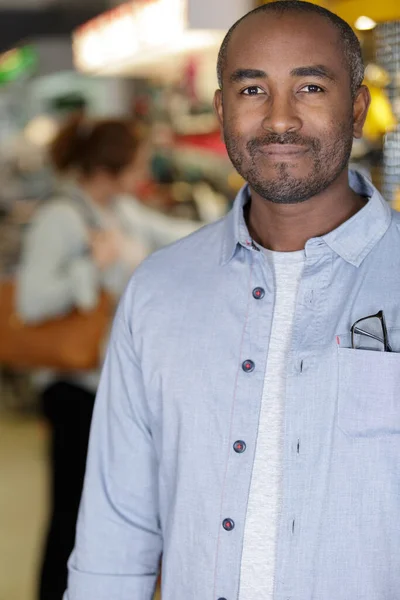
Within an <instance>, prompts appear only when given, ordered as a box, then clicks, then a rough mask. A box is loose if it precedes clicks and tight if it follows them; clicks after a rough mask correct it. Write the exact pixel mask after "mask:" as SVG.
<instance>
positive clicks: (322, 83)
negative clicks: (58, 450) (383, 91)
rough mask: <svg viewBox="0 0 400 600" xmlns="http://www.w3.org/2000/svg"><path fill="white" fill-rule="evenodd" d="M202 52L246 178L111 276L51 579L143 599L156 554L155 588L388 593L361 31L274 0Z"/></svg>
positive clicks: (389, 270) (383, 352)
mask: <svg viewBox="0 0 400 600" xmlns="http://www.w3.org/2000/svg"><path fill="white" fill-rule="evenodd" d="M218 69H219V76H220V87H221V89H220V90H219V91H217V93H216V97H215V106H216V110H217V113H218V116H219V119H220V122H221V127H222V130H223V134H224V138H225V141H226V145H227V148H228V151H229V154H230V157H231V159H232V162H233V164H234V165H235V167H236V168H237V170H238V171H239V173H241V175H242V176H243V177H244V178H245V179H246V180H247V181H248V186H246V187H245V188H244V189H243V190H242V191H241V193H240V194H239V196H238V198H237V200H236V203H235V206H234V208H233V211H232V212H231V213H230V214H229V215H228V216H227V217H226V218H224V219H222V221H220V222H218V223H215V224H213V225H210V226H207V227H206V228H204V229H202V230H201V231H200V232H197V233H195V234H193V235H192V236H190V237H189V238H186V239H184V240H181V241H179V242H178V243H176V244H175V245H173V246H171V247H169V248H167V249H165V250H162V251H161V252H159V253H157V254H155V255H153V256H152V257H150V259H148V260H147V262H145V264H144V265H143V266H142V267H141V268H139V269H138V271H137V272H136V274H135V276H134V278H133V280H132V282H131V284H130V286H129V288H128V290H127V292H126V294H125V297H124V300H123V302H122V304H121V306H120V308H119V311H118V315H117V317H116V321H115V325H114V330H113V336H112V342H111V345H110V348H109V352H108V358H107V361H106V365H105V368H104V373H103V377H102V383H101V386H100V390H99V394H98V398H97V406H96V409H95V417H94V426H93V431H92V438H91V448H90V456H89V462H88V469H87V475H86V485H85V492H84V496H83V501H82V507H81V514H80V520H79V524H78V534H77V543H76V549H75V553H74V555H73V556H72V558H71V561H70V581H69V591H68V594H67V597H68V600H150V599H151V598H152V594H153V591H154V586H155V581H156V577H157V572H158V565H159V561H160V556H161V554H162V578H163V591H162V597H163V600H237V598H239V600H256V599H259V598H260V599H261V598H262V600H266V599H274V600H288V599H290V600H311V599H312V600H350V599H357V600H361V599H363V600H364V599H365V600H394V598H397V597H398V596H399V589H400V550H399V549H400V532H399V528H398V526H397V523H398V522H399V520H400V463H399V455H400V397H399V391H398V387H399V385H398V384H399V381H400V354H397V353H396V352H400V330H399V326H400V305H399V302H398V297H399V293H400V279H399V276H398V273H399V272H400V235H399V226H400V219H399V217H398V216H397V215H396V214H394V213H392V211H391V210H390V208H389V207H388V205H387V204H386V203H385V201H384V200H383V199H382V198H381V196H380V195H379V193H378V192H377V190H375V189H374V187H373V186H372V184H371V183H370V182H368V181H367V180H366V179H363V178H362V177H361V176H358V175H357V174H354V173H353V174H350V179H349V173H348V167H347V165H348V161H349V156H350V150H351V146H352V138H353V137H359V136H361V134H362V127H363V123H364V120H365V117H366V114H367V110H368V105H369V100H370V97H369V93H368V90H367V89H366V88H365V87H363V85H362V81H363V65H362V60H361V52H360V47H359V44H358V41H357V38H356V37H355V35H354V34H353V32H352V30H351V29H350V27H348V25H346V24H345V23H344V22H343V21H342V20H340V19H339V18H337V17H336V16H334V15H333V14H331V13H329V12H328V11H326V10H324V9H322V8H320V7H318V6H315V5H312V4H307V3H303V2H300V1H299V2H292V1H288V2H276V3H272V4H268V5H265V6H263V7H262V8H259V9H257V10H255V11H253V12H252V13H249V15H247V16H246V17H244V19H242V20H241V21H240V22H239V23H238V24H236V25H235V26H234V27H233V29H232V30H231V31H230V32H229V33H228V35H227V38H226V40H225V42H224V44H223V46H222V48H221V52H220V56H219V62H218ZM349 181H350V184H349ZM380 311H382V312H380ZM371 315H376V316H371ZM364 318H365V320H364V321H360V322H359V323H356V322H357V321H359V320H360V319H364ZM353 325H354V326H353ZM390 350H393V352H390Z"/></svg>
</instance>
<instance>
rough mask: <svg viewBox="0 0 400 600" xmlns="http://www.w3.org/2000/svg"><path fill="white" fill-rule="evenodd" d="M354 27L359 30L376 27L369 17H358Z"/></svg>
mask: <svg viewBox="0 0 400 600" xmlns="http://www.w3.org/2000/svg"><path fill="white" fill-rule="evenodd" d="M355 27H356V29H358V30H359V31H369V30H371V29H374V28H375V27H376V23H375V21H374V20H373V19H370V18H369V17H358V19H357V21H356V22H355Z"/></svg>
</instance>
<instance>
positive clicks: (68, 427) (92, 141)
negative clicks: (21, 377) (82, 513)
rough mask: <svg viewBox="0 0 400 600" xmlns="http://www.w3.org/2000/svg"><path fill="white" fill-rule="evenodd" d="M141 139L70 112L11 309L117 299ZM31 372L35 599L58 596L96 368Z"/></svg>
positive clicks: (125, 269) (56, 312)
mask: <svg viewBox="0 0 400 600" xmlns="http://www.w3.org/2000/svg"><path fill="white" fill-rule="evenodd" d="M142 148H143V145H142V144H141V143H140V142H139V140H138V139H137V138H136V136H135V134H134V132H133V129H132V127H131V125H130V124H128V123H125V122H123V121H118V120H112V121H111V120H110V121H103V122H99V123H97V124H93V125H90V124H89V123H86V122H85V121H84V120H83V118H82V117H74V118H73V119H71V120H70V121H69V122H68V123H67V124H66V125H65V127H64V128H62V130H61V131H60V132H59V135H58V136H57V138H56V139H55V141H54V142H53V144H52V147H51V151H50V158H51V161H52V163H53V166H54V167H55V169H56V170H57V171H58V173H59V175H60V191H59V193H58V194H57V196H56V197H54V198H53V199H52V200H51V201H50V202H47V203H46V204H45V205H44V206H43V207H42V208H41V209H40V210H39V211H38V212H37V213H36V215H35V217H34V220H33V222H32V224H31V226H30V229H29V232H28V234H27V236H26V239H25V242H24V248H23V253H22V260H21V265H20V269H19V275H18V293H17V302H18V311H19V313H20V315H21V317H22V318H23V319H24V320H25V321H26V322H30V323H38V322H44V321H46V320H47V319H51V318H54V317H57V316H62V315H65V314H68V313H69V312H70V311H71V310H72V309H73V308H75V307H77V308H79V309H80V310H90V309H91V308H94V307H95V306H96V304H97V302H98V298H99V293H100V291H101V290H102V289H105V290H107V291H108V292H110V293H111V294H113V295H114V296H115V298H116V299H117V298H118V297H119V295H120V294H121V292H122V291H123V289H124V287H125V285H126V283H127V281H128V279H129V277H130V275H131V273H132V271H133V270H134V268H135V267H136V266H137V265H138V263H140V262H141V261H142V260H143V258H144V257H145V256H146V255H147V254H148V248H147V246H146V243H145V240H144V239H142V240H141V241H138V240H137V238H134V237H132V235H131V234H130V225H129V214H127V213H126V210H125V209H124V203H119V202H117V201H116V200H115V199H116V198H117V197H118V196H119V195H127V194H132V192H133V190H134V187H135V182H136V179H137V171H138V161H139V160H142V158H143V157H141V153H142ZM125 204H126V205H128V204H129V203H128V204H127V201H125ZM128 212H129V211H128ZM40 379H41V385H42V389H43V391H42V403H43V409H44V413H45V416H46V417H47V420H48V422H49V424H50V428H51V462H50V475H51V506H50V510H51V517H50V523H49V528H48V533H47V539H46V544H45V549H44V556H43V562H42V569H41V577H40V586H39V587H40V589H39V599H40V600H62V596H63V592H64V591H65V588H66V578H67V569H66V564H67V560H68V557H69V555H70V553H71V551H72V549H73V546H74V538H75V526H76V519H77V514H78V507H79V501H80V496H81V491H82V485H83V478H84V472H85V463H86V453H87V445H88V437H89V429H90V422H91V417H92V410H93V405H94V400H95V392H96V387H97V380H98V373H97V372H96V373H83V372H81V373H68V374H65V373H64V374H58V373H54V372H46V373H41V374H40Z"/></svg>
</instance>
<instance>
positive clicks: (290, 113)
mask: <svg viewBox="0 0 400 600" xmlns="http://www.w3.org/2000/svg"><path fill="white" fill-rule="evenodd" d="M262 126H263V128H264V129H265V131H268V132H269V133H277V134H278V135H282V134H284V133H287V132H289V131H298V130H299V129H301V126H302V121H301V119H300V117H299V115H298V114H297V112H296V108H295V106H294V103H293V101H291V100H290V99H288V98H284V97H283V96H282V95H280V96H276V97H274V98H271V101H270V102H269V103H268V105H267V114H266V115H265V116H264V119H263V123H262Z"/></svg>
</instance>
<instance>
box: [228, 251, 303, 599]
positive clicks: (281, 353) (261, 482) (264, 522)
mask: <svg viewBox="0 0 400 600" xmlns="http://www.w3.org/2000/svg"><path fill="white" fill-rule="evenodd" d="M263 252H264V254H265V259H266V260H268V261H270V263H271V265H272V267H273V271H274V273H275V287H276V297H275V308H274V317H273V322H272V330H271V338H270V343H269V351H268V361H267V368H266V373H265V381H264V390H263V397H262V404H261V411H260V420H259V429H258V437H257V447H256V454H255V460H254V465H253V473H252V480H251V486H250V494H249V501H248V506H247V515H246V523H245V532H244V543H243V555H242V563H241V573H240V592H239V600H259V599H262V600H273V592H274V577H275V561H276V541H277V531H278V522H279V516H280V510H281V501H282V454H283V423H284V421H283V419H284V409H285V393H286V365H287V358H288V353H289V351H290V344H291V338H292V329H293V321H294V314H295V307H296V298H297V292H298V288H299V284H300V280H301V275H302V272H303V267H304V252H303V251H300V252H271V251H268V250H264V249H263ZM260 326H262V324H260Z"/></svg>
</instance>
